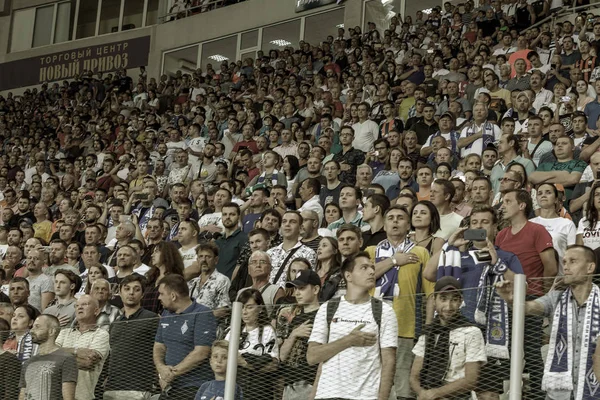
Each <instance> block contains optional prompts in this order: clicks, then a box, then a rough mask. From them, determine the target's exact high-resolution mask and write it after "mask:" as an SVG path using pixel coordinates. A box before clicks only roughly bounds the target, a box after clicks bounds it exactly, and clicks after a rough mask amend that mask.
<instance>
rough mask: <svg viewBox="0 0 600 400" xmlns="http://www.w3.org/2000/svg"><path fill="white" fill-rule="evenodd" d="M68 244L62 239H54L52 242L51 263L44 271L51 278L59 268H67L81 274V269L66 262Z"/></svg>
mask: <svg viewBox="0 0 600 400" xmlns="http://www.w3.org/2000/svg"><path fill="white" fill-rule="evenodd" d="M67 247H68V244H67V243H66V242H65V241H64V240H62V239H54V240H53V241H52V242H50V255H49V258H50V265H49V266H48V267H47V268H46V269H45V270H44V273H45V274H46V275H48V276H49V277H50V278H52V277H54V273H55V272H56V271H58V270H59V269H66V270H67V271H72V272H73V273H74V274H77V275H79V269H78V268H75V267H73V266H71V265H69V264H66V263H65V260H66V252H67Z"/></svg>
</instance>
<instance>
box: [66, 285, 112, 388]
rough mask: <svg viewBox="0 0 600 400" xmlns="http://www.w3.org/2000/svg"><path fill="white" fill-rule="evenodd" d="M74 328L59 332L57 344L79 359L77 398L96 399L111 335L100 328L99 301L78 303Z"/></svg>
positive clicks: (88, 298) (82, 299) (85, 298)
mask: <svg viewBox="0 0 600 400" xmlns="http://www.w3.org/2000/svg"><path fill="white" fill-rule="evenodd" d="M76 308H77V312H76V314H75V326H74V328H73V329H63V330H61V331H60V334H59V335H58V338H57V339H56V344H57V345H58V346H60V347H62V348H63V350H64V351H65V352H67V353H69V354H73V355H74V356H75V357H76V359H77V368H78V369H79V372H78V375H77V388H76V390H75V398H77V399H93V398H94V388H95V387H96V384H97V383H98V378H99V377H100V372H101V371H102V366H103V365H104V362H105V360H106V358H107V357H108V352H109V336H108V332H107V331H106V330H104V329H98V325H97V324H96V316H97V315H98V313H99V312H100V307H99V305H98V301H97V300H96V299H94V298H93V297H92V296H89V295H83V296H81V297H80V298H79V299H78V300H77V305H76Z"/></svg>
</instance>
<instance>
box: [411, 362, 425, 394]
mask: <svg viewBox="0 0 600 400" xmlns="http://www.w3.org/2000/svg"><path fill="white" fill-rule="evenodd" d="M422 369H423V357H415V359H414V361H413V365H412V368H411V369H410V387H411V389H412V390H414V392H415V393H416V394H417V396H418V395H419V394H420V393H421V391H423V388H422V387H421V370H422Z"/></svg>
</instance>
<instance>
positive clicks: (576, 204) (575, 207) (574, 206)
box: [569, 189, 592, 213]
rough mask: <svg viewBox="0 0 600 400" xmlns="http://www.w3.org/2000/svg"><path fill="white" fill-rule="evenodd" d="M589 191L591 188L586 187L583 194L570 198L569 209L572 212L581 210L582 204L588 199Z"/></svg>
mask: <svg viewBox="0 0 600 400" xmlns="http://www.w3.org/2000/svg"><path fill="white" fill-rule="evenodd" d="M591 192H592V191H591V190H588V189H586V190H585V193H584V194H583V195H581V196H579V197H578V198H576V199H573V200H571V201H570V202H569V211H570V212H572V213H573V212H575V211H579V210H581V209H582V208H583V205H584V204H585V203H587V201H588V200H589V199H590V193H591Z"/></svg>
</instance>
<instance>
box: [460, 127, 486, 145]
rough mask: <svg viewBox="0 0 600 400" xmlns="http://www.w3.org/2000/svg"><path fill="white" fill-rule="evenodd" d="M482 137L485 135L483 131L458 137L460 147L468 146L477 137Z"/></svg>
mask: <svg viewBox="0 0 600 400" xmlns="http://www.w3.org/2000/svg"><path fill="white" fill-rule="evenodd" d="M482 137H483V131H481V132H477V133H475V134H473V135H471V136H467V137H464V138H460V139H458V148H459V149H462V148H464V147H467V146H468V145H470V144H471V143H473V142H475V141H476V140H477V139H481V138H482Z"/></svg>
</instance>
